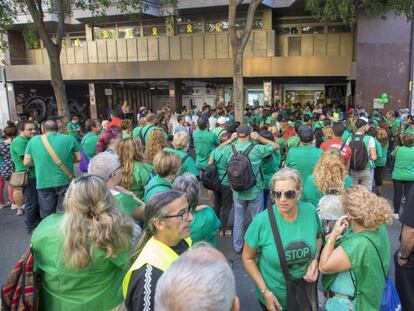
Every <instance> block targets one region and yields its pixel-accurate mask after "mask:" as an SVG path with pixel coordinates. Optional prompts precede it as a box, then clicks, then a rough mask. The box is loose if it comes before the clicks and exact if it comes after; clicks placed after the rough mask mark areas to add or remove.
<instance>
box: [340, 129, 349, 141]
mask: <svg viewBox="0 0 414 311" xmlns="http://www.w3.org/2000/svg"><path fill="white" fill-rule="evenodd" d="M349 137H351V133H350V132H349V131H348V130H345V131H344V133H343V134H342V136H341V139H342V142H343V143H344V142H346V141H347V140H348V138H349Z"/></svg>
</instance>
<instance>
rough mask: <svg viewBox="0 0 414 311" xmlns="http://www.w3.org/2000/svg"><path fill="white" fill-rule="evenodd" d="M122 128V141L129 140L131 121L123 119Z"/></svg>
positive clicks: (132, 125)
mask: <svg viewBox="0 0 414 311" xmlns="http://www.w3.org/2000/svg"><path fill="white" fill-rule="evenodd" d="M121 128H122V139H125V138H129V137H131V136H132V130H133V128H134V123H133V122H132V120H129V119H125V120H122V122H121Z"/></svg>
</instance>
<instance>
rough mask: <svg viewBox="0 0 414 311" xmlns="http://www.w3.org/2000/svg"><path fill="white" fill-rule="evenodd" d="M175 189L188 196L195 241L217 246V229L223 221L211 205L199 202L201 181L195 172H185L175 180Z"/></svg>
mask: <svg viewBox="0 0 414 311" xmlns="http://www.w3.org/2000/svg"><path fill="white" fill-rule="evenodd" d="M173 190H178V191H181V192H184V193H185V195H186V197H187V202H188V207H189V208H190V211H191V213H192V215H193V220H192V221H191V225H190V232H191V235H190V237H191V240H192V241H193V243H197V242H200V241H206V242H208V243H210V244H211V246H213V247H217V230H218V229H219V228H220V226H221V222H220V220H219V219H218V218H217V216H216V213H215V212H214V210H213V209H212V208H211V207H210V206H208V205H205V204H198V202H199V193H200V183H199V182H198V180H197V178H196V177H195V176H194V175H193V174H190V173H184V174H183V175H182V176H180V177H177V179H176V180H174V183H173Z"/></svg>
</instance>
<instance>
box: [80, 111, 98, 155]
mask: <svg viewBox="0 0 414 311" xmlns="http://www.w3.org/2000/svg"><path fill="white" fill-rule="evenodd" d="M85 129H86V131H87V133H86V135H85V136H83V138H82V141H81V147H82V150H83V152H84V153H85V155H86V157H87V158H88V160H90V159H92V158H93V157H94V156H95V154H96V143H97V142H98V140H99V135H100V133H101V129H102V127H101V125H100V124H99V122H97V121H96V120H94V119H88V120H86V122H85Z"/></svg>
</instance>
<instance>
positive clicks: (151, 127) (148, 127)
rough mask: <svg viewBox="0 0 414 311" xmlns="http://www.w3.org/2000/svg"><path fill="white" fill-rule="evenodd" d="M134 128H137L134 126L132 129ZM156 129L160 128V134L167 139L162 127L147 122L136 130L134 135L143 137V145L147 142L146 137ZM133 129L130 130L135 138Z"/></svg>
mask: <svg viewBox="0 0 414 311" xmlns="http://www.w3.org/2000/svg"><path fill="white" fill-rule="evenodd" d="M136 129H137V128H135V129H134V131H135V130H136ZM156 129H158V130H161V133H162V135H163V136H164V138H165V139H167V134H166V133H165V132H164V130H163V129H162V128H160V127H157V126H155V125H154V124H147V125H145V126H144V127H143V128H142V129H141V130H139V131H138V133H135V135H137V137H139V138H143V139H144V141H143V142H142V143H143V144H144V145H146V144H147V142H148V139H149V137H150V134H151V133H152V132H153V131H155V130H156ZM134 131H133V132H132V136H133V137H134V138H135V136H134ZM141 140H142V139H141Z"/></svg>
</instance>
